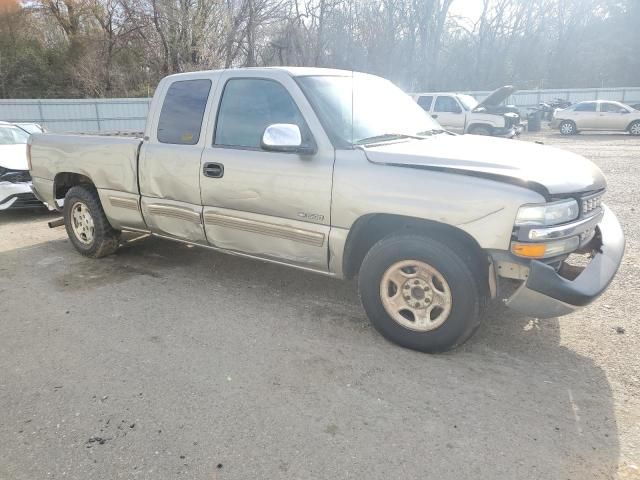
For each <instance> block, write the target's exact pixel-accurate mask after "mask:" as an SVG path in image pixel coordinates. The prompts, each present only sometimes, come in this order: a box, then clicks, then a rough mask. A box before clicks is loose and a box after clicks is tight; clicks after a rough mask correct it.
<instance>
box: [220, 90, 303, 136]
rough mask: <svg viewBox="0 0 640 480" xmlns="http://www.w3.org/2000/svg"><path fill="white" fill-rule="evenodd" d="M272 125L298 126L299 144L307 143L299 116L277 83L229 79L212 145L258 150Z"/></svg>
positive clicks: (296, 108) (291, 100) (292, 103)
mask: <svg viewBox="0 0 640 480" xmlns="http://www.w3.org/2000/svg"><path fill="white" fill-rule="evenodd" d="M274 123H293V124H296V125H298V127H300V132H301V133H302V141H303V143H308V142H309V136H308V133H307V131H308V130H307V128H306V126H305V123H304V119H303V118H302V114H301V113H300V111H299V110H298V107H297V105H296V104H295V102H294V101H293V99H292V98H291V95H289V92H287V90H286V88H284V87H283V86H282V85H281V84H280V83H278V82H276V81H274V80H264V79H253V78H239V79H232V80H229V81H228V82H227V84H226V85H225V87H224V92H223V94H222V100H221V102H220V107H219V111H218V120H217V123H216V132H215V139H214V144H215V145H224V146H231V147H245V148H260V143H261V141H262V134H263V133H264V131H265V129H266V128H267V127H268V126H269V125H272V124H274Z"/></svg>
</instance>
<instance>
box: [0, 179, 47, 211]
mask: <svg viewBox="0 0 640 480" xmlns="http://www.w3.org/2000/svg"><path fill="white" fill-rule="evenodd" d="M43 206H44V205H43V203H42V202H41V201H40V200H38V199H37V198H36V196H35V195H34V194H33V192H32V191H31V182H17V183H13V182H0V211H1V210H9V209H11V210H17V209H21V208H39V207H43Z"/></svg>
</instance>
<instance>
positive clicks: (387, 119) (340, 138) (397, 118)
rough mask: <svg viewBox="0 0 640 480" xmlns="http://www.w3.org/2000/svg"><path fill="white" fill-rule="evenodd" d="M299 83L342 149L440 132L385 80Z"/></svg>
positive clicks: (355, 78)
mask: <svg viewBox="0 0 640 480" xmlns="http://www.w3.org/2000/svg"><path fill="white" fill-rule="evenodd" d="M298 82H299V84H300V85H301V87H302V89H303V91H304V92H305V95H306V96H307V98H308V99H309V101H310V102H311V105H312V106H313V108H314V110H315V112H316V114H317V115H318V117H319V118H320V121H321V122H322V124H323V125H324V127H325V129H326V130H327V132H328V133H329V135H330V136H331V137H332V140H333V141H334V143H336V144H337V145H339V146H341V147H350V146H353V145H358V144H366V143H375V142H379V141H384V140H392V139H395V138H403V137H415V136H422V135H428V134H430V133H431V132H433V131H442V127H441V126H440V125H439V124H438V123H437V122H436V121H434V120H433V119H432V118H431V116H429V114H427V113H426V112H425V111H424V110H423V109H422V108H421V107H420V106H419V105H418V104H417V103H416V102H414V101H413V100H412V99H411V97H409V96H408V95H407V94H406V93H404V92H403V91H402V90H400V89H399V88H398V87H396V86H395V85H394V84H393V83H391V82H389V81H388V80H384V79H381V78H378V77H373V76H369V75H362V74H355V75H353V76H309V77H298ZM352 93H353V94H352Z"/></svg>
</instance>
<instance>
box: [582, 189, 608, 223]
mask: <svg viewBox="0 0 640 480" xmlns="http://www.w3.org/2000/svg"><path fill="white" fill-rule="evenodd" d="M603 196H604V192H598V193H596V194H595V195H589V196H587V197H583V198H581V199H580V203H581V205H582V216H584V217H588V216H591V215H594V214H596V213H597V212H598V211H600V207H601V206H602V197H603Z"/></svg>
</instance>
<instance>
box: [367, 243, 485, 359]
mask: <svg viewBox="0 0 640 480" xmlns="http://www.w3.org/2000/svg"><path fill="white" fill-rule="evenodd" d="M358 286H359V291H360V298H361V300H362V304H363V306H364V309H365V311H366V312H367V315H368V316H369V319H370V320H371V323H372V324H373V326H374V327H375V328H376V329H377V330H378V331H379V332H380V333H381V334H382V335H383V336H384V337H386V338H387V339H388V340H391V341H392V342H395V343H397V344H399V345H401V346H403V347H406V348H411V349H413V350H419V351H422V352H442V351H445V350H449V349H451V348H454V347H456V346H458V345H460V344H462V343H464V342H465V341H466V340H467V339H468V338H469V337H470V336H471V335H472V334H473V332H474V331H475V330H476V328H477V327H478V325H479V324H480V318H481V315H480V312H481V305H482V304H483V298H482V295H481V294H480V289H479V287H478V281H477V279H476V277H475V275H474V272H473V271H472V270H471V268H470V267H469V266H468V265H467V263H466V262H465V261H463V260H462V258H461V257H460V256H459V255H458V254H457V253H456V252H455V251H454V250H452V249H451V248H449V247H447V246H445V245H443V244H441V243H439V242H436V241H434V240H431V239H429V238H427V237H423V236H417V235H407V236H391V237H387V238H385V239H383V240H381V241H380V242H378V243H377V244H376V245H374V246H373V247H372V248H371V250H370V251H369V253H368V254H367V256H366V257H365V259H364V261H363V263H362V266H361V268H360V275H359V279H358Z"/></svg>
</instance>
